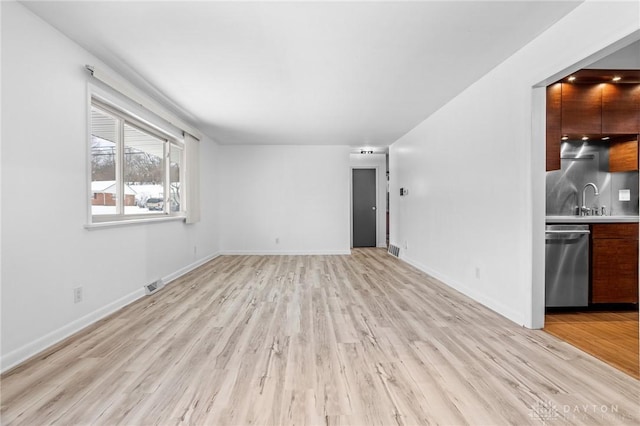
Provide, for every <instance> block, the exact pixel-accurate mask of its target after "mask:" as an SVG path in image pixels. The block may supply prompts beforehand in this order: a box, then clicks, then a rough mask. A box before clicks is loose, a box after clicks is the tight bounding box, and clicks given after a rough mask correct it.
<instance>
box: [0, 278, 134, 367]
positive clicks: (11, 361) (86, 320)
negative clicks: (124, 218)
mask: <svg viewBox="0 0 640 426" xmlns="http://www.w3.org/2000/svg"><path fill="white" fill-rule="evenodd" d="M143 296H144V288H142V286H140V288H139V289H138V290H136V291H134V292H132V293H129V294H128V295H126V296H124V297H121V298H120V299H118V300H115V301H113V302H111V303H109V304H107V305H106V306H103V307H102V308H100V309H97V310H95V311H93V312H91V313H89V314H87V315H85V316H83V317H80V318H78V319H77V320H75V321H72V322H70V323H69V324H67V325H64V326H62V327H60V328H59V329H57V330H54V331H52V332H50V333H48V334H45V335H44V336H42V337H40V338H38V339H36V340H34V341H33V342H29V343H27V344H26V345H24V346H22V347H20V348H18V349H16V350H14V351H12V352H9V353H8V354H6V355H4V356H3V357H2V359H1V360H0V365H1V366H2V372H3V373H4V372H5V371H7V370H9V369H11V368H13V367H15V366H16V365H18V364H20V363H21V362H24V361H26V360H27V359H29V358H31V357H33V356H34V355H37V354H38V353H40V352H42V351H43V350H45V349H47V348H49V347H51V346H53V345H55V344H56V343H58V342H60V341H62V340H64V339H66V338H67V337H69V336H71V335H73V334H75V333H77V332H79V331H80V330H82V329H83V328H86V327H88V326H89V325H91V324H93V323H95V322H96V321H99V320H100V319H102V318H104V317H106V316H107V315H110V314H112V313H113V312H115V311H117V310H118V309H121V308H123V307H125V306H127V305H128V304H130V303H132V302H135V301H136V300H138V299H140V298H141V297H143Z"/></svg>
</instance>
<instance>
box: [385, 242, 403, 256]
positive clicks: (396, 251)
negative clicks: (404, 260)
mask: <svg viewBox="0 0 640 426" xmlns="http://www.w3.org/2000/svg"><path fill="white" fill-rule="evenodd" d="M387 253H389V254H390V255H392V256H395V257H398V256H400V247H398V246H394V245H393V244H389V249H388V250H387Z"/></svg>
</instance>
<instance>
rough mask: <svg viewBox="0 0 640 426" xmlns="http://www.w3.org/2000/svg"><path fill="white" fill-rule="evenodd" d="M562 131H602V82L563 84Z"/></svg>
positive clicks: (583, 132) (591, 132) (564, 132)
mask: <svg viewBox="0 0 640 426" xmlns="http://www.w3.org/2000/svg"><path fill="white" fill-rule="evenodd" d="M561 109H562V133H563V134H600V133H601V132H602V84H570V83H563V84H562V107H561Z"/></svg>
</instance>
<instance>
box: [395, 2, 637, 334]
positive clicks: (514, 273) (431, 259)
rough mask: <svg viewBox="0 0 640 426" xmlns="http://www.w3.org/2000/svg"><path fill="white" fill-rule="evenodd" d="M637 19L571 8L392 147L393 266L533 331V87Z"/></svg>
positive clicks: (537, 162) (619, 9)
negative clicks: (397, 258) (428, 277)
mask: <svg viewBox="0 0 640 426" xmlns="http://www.w3.org/2000/svg"><path fill="white" fill-rule="evenodd" d="M639 12H640V11H639V4H638V3H637V2H624V3H611V2H607V3H601V2H590V1H589V2H586V3H584V4H582V5H580V6H579V7H578V8H577V9H576V10H574V11H573V12H572V13H571V14H569V15H568V16H567V17H565V18H564V19H562V20H561V21H560V22H558V23H557V24H556V25H555V26H553V27H552V28H551V29H549V30H548V31H547V32H545V33H544V34H542V35H541V36H539V37H538V38H537V39H535V40H534V41H533V42H532V43H530V44H529V45H527V46H526V47H524V48H523V49H521V50H520V51H518V52H517V53H516V54H515V55H513V56H512V57H511V58H509V59H508V60H507V61H505V62H504V63H503V64H501V65H500V66H498V67H496V68H495V69H494V70H492V71H491V72H490V73H488V74H487V75H486V76H485V77H484V78H482V79H481V80H479V81H478V82H476V83H475V84H473V85H472V86H471V87H469V88H468V89H467V90H465V91H464V92H463V93H461V94H460V95H459V96H457V97H456V98H455V99H454V100H452V101H451V102H450V103H448V104H447V105H446V106H444V107H443V108H442V109H440V110H439V111H437V112H436V113H435V114H433V115H432V116H430V117H429V118H428V119H426V120H425V121H424V122H422V123H421V124H420V125H418V126H417V127H416V128H414V129H413V130H412V131H410V132H409V133H408V134H406V135H405V136H403V137H402V138H401V139H399V140H398V141H397V142H396V143H394V144H393V145H392V147H391V149H390V194H391V206H390V210H391V211H390V213H391V235H390V240H391V243H392V244H396V245H398V246H400V247H401V257H402V258H403V259H405V260H406V261H407V262H409V263H412V264H414V265H416V266H418V267H419V268H421V269H422V270H424V271H426V272H428V273H430V274H432V275H434V276H435V277H437V278H439V279H441V280H442V281H444V282H445V283H447V284H448V285H450V286H452V287H454V288H456V289H458V290H459V291H461V292H463V293H465V294H467V295H469V296H471V297H472V298H474V299H476V300H478V301H480V302H481V303H483V304H485V305H487V306H489V307H490V308H492V309H494V310H495V311H497V312H499V313H500V314H502V315H504V316H506V317H508V318H510V319H511V320H513V321H514V322H516V323H518V324H522V325H525V326H527V327H537V326H540V323H539V320H540V315H539V313H540V311H541V310H543V309H544V307H543V305H541V303H543V302H542V301H541V300H540V294H542V295H544V293H543V292H541V291H540V288H539V286H540V285H542V286H543V285H544V284H543V282H542V283H541V280H540V275H542V276H544V274H541V273H540V270H542V271H543V270H544V269H543V268H544V263H543V258H544V253H543V250H544V240H543V235H544V199H543V198H544V192H543V190H540V188H544V131H541V129H540V128H538V127H540V126H544V121H543V120H541V119H539V116H540V108H541V107H540V102H541V99H542V101H543V100H544V96H542V97H541V96H539V95H537V96H536V97H535V98H534V97H533V90H532V88H533V86H535V85H537V84H538V83H540V82H542V81H543V80H545V79H548V78H549V77H551V76H553V75H556V74H558V73H561V72H562V71H563V70H567V69H569V68H571V67H574V68H573V70H575V69H577V68H579V66H577V65H576V64H578V63H579V62H580V61H582V60H583V59H584V58H586V57H587V56H590V55H593V54H595V53H596V52H598V51H599V50H601V49H603V48H605V47H607V46H609V45H610V44H612V43H614V42H617V41H618V40H620V39H622V38H624V37H626V36H628V35H630V34H633V33H634V32H635V31H637V30H638V29H639V28H640V19H638V17H639V16H640V14H639ZM603 23H606V25H603ZM582 65H584V64H582ZM532 104H535V105H536V108H534V109H532ZM532 116H534V117H537V118H536V119H535V123H536V126H537V127H536V128H535V129H533V130H534V131H533V132H532V123H533V122H532ZM532 134H533V135H534V136H532ZM400 187H406V188H409V190H410V191H409V195H408V196H406V197H402V198H400V197H399V196H398V189H399V188H400ZM541 250H542V253H541ZM534 258H535V259H536V263H535V264H534V263H533V260H532V259H534ZM534 268H535V269H534ZM540 268H542V269H540ZM534 279H535V286H534V285H533V282H534ZM534 294H536V296H535V298H534V296H533V295H534ZM536 318H537V319H536Z"/></svg>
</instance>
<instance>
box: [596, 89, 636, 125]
mask: <svg viewBox="0 0 640 426" xmlns="http://www.w3.org/2000/svg"><path fill="white" fill-rule="evenodd" d="M602 133H603V134H633V133H636V134H637V133H640V84H615V83H606V84H603V85H602Z"/></svg>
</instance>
